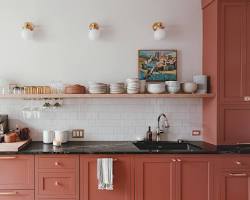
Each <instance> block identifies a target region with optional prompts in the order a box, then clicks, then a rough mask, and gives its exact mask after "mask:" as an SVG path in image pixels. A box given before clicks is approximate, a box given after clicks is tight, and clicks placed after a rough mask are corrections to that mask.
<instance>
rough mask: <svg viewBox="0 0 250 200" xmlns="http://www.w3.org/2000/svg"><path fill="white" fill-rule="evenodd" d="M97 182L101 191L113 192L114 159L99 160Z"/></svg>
mask: <svg viewBox="0 0 250 200" xmlns="http://www.w3.org/2000/svg"><path fill="white" fill-rule="evenodd" d="M97 180H98V189H99V190H113V158H98V159H97Z"/></svg>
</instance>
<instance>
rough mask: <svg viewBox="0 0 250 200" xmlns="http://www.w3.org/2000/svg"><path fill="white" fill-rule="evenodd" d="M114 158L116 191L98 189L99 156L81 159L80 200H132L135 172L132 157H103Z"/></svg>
mask: <svg viewBox="0 0 250 200" xmlns="http://www.w3.org/2000/svg"><path fill="white" fill-rule="evenodd" d="M101 157H107V158H110V157H113V158H114V159H115V161H114V190H112V191H107V190H98V189H97V171H96V167H97V158H98V157H97V156H91V157H88V156H81V157H80V199H81V200H96V199H105V200H106V199H107V200H132V199H133V193H132V189H133V185H134V184H133V171H132V165H131V164H132V162H131V159H132V157H131V156H130V157H129V156H109V155H107V156H103V155H102V156H101Z"/></svg>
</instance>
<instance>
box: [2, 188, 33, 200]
mask: <svg viewBox="0 0 250 200" xmlns="http://www.w3.org/2000/svg"><path fill="white" fill-rule="evenodd" d="M0 200H35V198H34V190H0Z"/></svg>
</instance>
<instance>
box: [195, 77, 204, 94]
mask: <svg viewBox="0 0 250 200" xmlns="http://www.w3.org/2000/svg"><path fill="white" fill-rule="evenodd" d="M193 81H194V83H196V84H197V85H198V89H197V93H201V94H205V93H207V76H206V75H195V76H193Z"/></svg>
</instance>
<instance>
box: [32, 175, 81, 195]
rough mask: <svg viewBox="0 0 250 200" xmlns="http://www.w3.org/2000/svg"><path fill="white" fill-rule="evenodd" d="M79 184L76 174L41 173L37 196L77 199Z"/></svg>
mask: <svg viewBox="0 0 250 200" xmlns="http://www.w3.org/2000/svg"><path fill="white" fill-rule="evenodd" d="M78 187H79V184H78V180H77V175H76V173H74V172H60V173H56V172H40V173H39V174H38V185H37V193H36V194H37V196H39V197H42V196H43V197H45V196H46V197H48V198H50V197H52V196H53V197H56V198H75V197H76V196H78V194H77V193H78V191H79V189H78Z"/></svg>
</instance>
